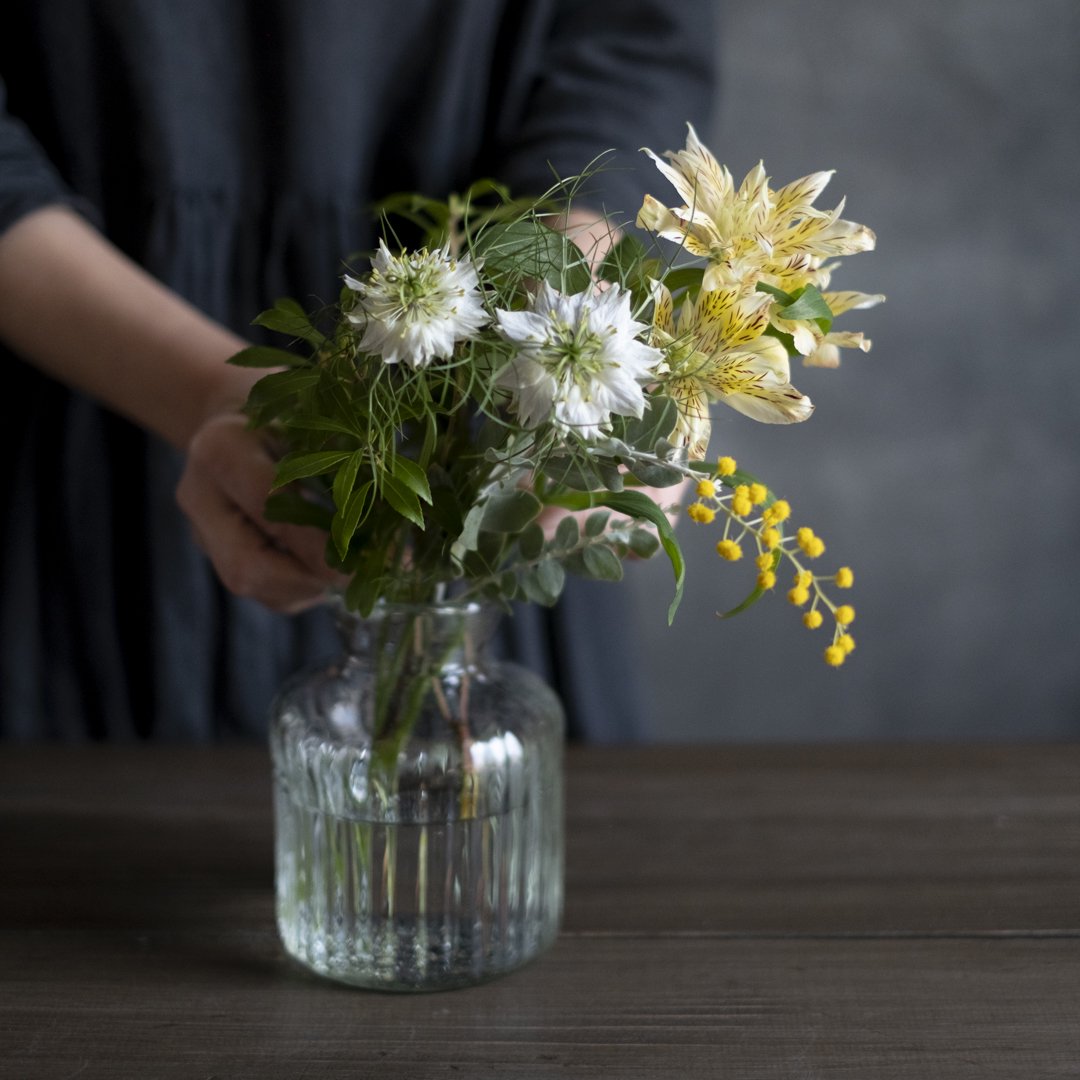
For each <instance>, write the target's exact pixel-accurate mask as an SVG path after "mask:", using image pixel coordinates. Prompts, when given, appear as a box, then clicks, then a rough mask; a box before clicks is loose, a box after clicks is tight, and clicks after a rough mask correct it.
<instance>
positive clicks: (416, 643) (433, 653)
mask: <svg viewBox="0 0 1080 1080" xmlns="http://www.w3.org/2000/svg"><path fill="white" fill-rule="evenodd" d="M499 614H500V613H499V611H498V610H497V609H496V608H495V607H493V606H492V605H490V604H480V603H463V604H378V605H376V607H375V609H374V610H373V611H372V612H371V614H370V615H367V616H360V615H357V614H356V613H354V612H349V611H345V610H344V609H342V610H341V611H339V612H338V627H339V629H340V631H341V634H342V639H343V641H344V644H345V648H346V651H347V652H348V653H349V654H350V655H351V656H353V657H357V658H362V659H366V660H367V661H368V662H370V663H373V664H375V665H380V664H382V663H383V662H385V661H387V660H388V659H390V658H394V657H401V656H403V655H408V656H411V657H414V658H420V657H424V658H426V661H427V662H428V663H434V664H435V665H437V666H438V667H451V668H464V669H467V670H468V669H472V668H475V667H478V666H480V665H482V664H483V662H484V660H485V657H486V653H487V647H488V644H489V642H490V640H491V638H492V636H493V635H494V632H495V628H496V626H497V624H498V620H499Z"/></svg>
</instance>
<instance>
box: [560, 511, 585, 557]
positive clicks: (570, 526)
mask: <svg viewBox="0 0 1080 1080" xmlns="http://www.w3.org/2000/svg"><path fill="white" fill-rule="evenodd" d="M580 539H581V531H580V529H579V528H578V523H577V519H576V518H572V517H569V516H567V517H564V518H563V519H562V521H560V522H559V524H558V525H557V526H556V528H555V547H557V548H559V549H561V550H563V551H568V550H569V549H570V548H572V547H576V546H577V543H578V541H579V540H580Z"/></svg>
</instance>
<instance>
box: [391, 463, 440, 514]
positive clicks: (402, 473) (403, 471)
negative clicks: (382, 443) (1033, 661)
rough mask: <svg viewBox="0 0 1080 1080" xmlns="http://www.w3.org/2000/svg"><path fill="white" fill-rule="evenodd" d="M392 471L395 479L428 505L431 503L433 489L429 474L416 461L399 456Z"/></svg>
mask: <svg viewBox="0 0 1080 1080" xmlns="http://www.w3.org/2000/svg"><path fill="white" fill-rule="evenodd" d="M390 471H391V472H392V473H393V475H394V479H396V480H400V481H401V482H402V483H403V484H404V485H405V486H406V487H407V488H408V489H409V490H410V491H411V492H412V493H413V494H414V495H417V496H419V497H420V498H421V499H423V500H424V502H426V503H428V504H430V503H431V487H430V485H429V484H428V478H427V474H426V473H425V472H424V470H423V469H421V468H420V466H419V465H417V464H416V462H415V461H411V460H410V459H409V458H407V457H401V456H400V455H399V456H398V457H395V458H394V463H393V465H392V466H391V470H390Z"/></svg>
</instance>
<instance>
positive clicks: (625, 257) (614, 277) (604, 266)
mask: <svg viewBox="0 0 1080 1080" xmlns="http://www.w3.org/2000/svg"><path fill="white" fill-rule="evenodd" d="M647 258H648V252H647V251H646V249H645V245H644V244H643V243H642V242H641V241H640V240H639V239H638V238H637V237H636V236H634V235H633V234H632V233H626V235H625V236H623V237H622V239H621V240H619V242H618V243H617V244H615V245H614V247H612V248H611V250H610V251H609V252H608V253H607V255H605V256H604V261H603V262H602V263H601V264H600V266H599V269H598V271H597V273H598V276H599V277H601V278H603V279H604V280H605V281H614V282H616V283H619V284H622V283H625V282H630V281H633V280H634V279H635V278H638V277H640V275H641V265H642V263H643V262H644V261H645V260H646V259H647Z"/></svg>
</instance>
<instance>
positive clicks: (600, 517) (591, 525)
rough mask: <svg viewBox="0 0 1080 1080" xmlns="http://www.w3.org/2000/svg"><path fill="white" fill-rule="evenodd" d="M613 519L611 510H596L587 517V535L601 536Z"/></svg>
mask: <svg viewBox="0 0 1080 1080" xmlns="http://www.w3.org/2000/svg"><path fill="white" fill-rule="evenodd" d="M610 520H611V511H610V510H595V511H593V513H591V514H590V515H589V516H588V517H587V518H586V519H585V535H586V536H588V537H590V538H591V537H594V536H599V535H600V534H601V533H602V532H603V531H604V530H605V529H606V528H607V523H608V521H610Z"/></svg>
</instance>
